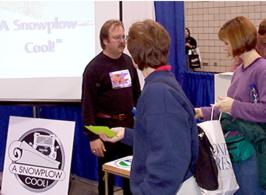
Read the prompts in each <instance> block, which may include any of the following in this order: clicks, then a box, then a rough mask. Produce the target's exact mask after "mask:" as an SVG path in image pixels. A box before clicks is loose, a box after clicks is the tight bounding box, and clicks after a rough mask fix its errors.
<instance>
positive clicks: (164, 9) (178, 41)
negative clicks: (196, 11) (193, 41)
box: [154, 1, 187, 85]
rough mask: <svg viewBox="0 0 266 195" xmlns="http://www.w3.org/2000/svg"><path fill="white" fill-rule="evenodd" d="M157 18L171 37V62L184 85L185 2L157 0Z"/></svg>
mask: <svg viewBox="0 0 266 195" xmlns="http://www.w3.org/2000/svg"><path fill="white" fill-rule="evenodd" d="M154 7H155V18H156V21H157V22H159V23H160V24H162V25H163V26H164V27H165V28H166V30H167V31H168V32H169V34H170V37H171V45H170V55H169V63H170V64H171V65H172V66H173V69H174V70H173V72H174V73H175V76H176V79H177V80H178V81H179V83H180V84H181V85H182V83H183V80H184V73H185V72H186V70H187V67H186V58H185V47H184V45H185V37H184V2H182V1H155V2H154Z"/></svg>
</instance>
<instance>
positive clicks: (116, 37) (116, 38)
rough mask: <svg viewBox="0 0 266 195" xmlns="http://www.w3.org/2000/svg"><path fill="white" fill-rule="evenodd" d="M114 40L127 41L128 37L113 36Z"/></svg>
mask: <svg viewBox="0 0 266 195" xmlns="http://www.w3.org/2000/svg"><path fill="white" fill-rule="evenodd" d="M112 38H113V39H114V40H116V41H120V40H123V41H126V40H127V36H125V35H117V36H113V37H112Z"/></svg>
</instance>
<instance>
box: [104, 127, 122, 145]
mask: <svg viewBox="0 0 266 195" xmlns="http://www.w3.org/2000/svg"><path fill="white" fill-rule="evenodd" d="M111 130H112V131H113V132H115V133H116V135H115V136H114V137H111V138H110V137H107V136H106V135H104V134H100V138H101V139H102V140H103V141H108V142H112V143H115V142H118V141H120V140H121V139H123V138H124V135H125V128H124V127H114V128H111Z"/></svg>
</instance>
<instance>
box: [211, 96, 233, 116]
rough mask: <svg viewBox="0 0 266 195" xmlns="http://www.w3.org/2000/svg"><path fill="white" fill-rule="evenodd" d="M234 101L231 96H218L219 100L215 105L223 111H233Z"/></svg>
mask: <svg viewBox="0 0 266 195" xmlns="http://www.w3.org/2000/svg"><path fill="white" fill-rule="evenodd" d="M233 102H234V99H232V98H230V97H218V101H217V103H216V104H214V106H215V107H218V108H219V110H220V111H221V112H229V113H231V109H232V105H233Z"/></svg>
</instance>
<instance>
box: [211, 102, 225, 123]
mask: <svg viewBox="0 0 266 195" xmlns="http://www.w3.org/2000/svg"><path fill="white" fill-rule="evenodd" d="M211 107H212V111H211V121H212V120H213V115H214V107H215V106H214V104H211ZM221 117H222V112H220V115H219V119H218V120H219V121H220V120H221Z"/></svg>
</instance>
